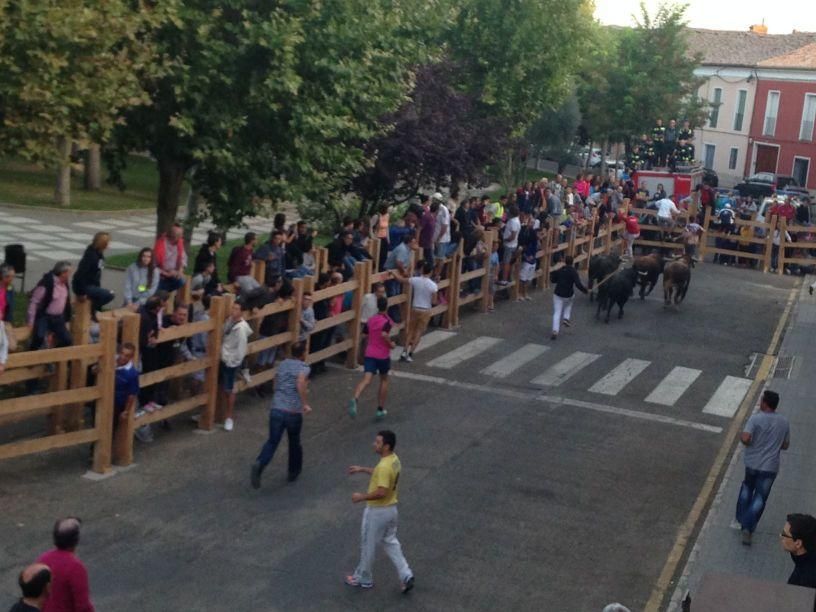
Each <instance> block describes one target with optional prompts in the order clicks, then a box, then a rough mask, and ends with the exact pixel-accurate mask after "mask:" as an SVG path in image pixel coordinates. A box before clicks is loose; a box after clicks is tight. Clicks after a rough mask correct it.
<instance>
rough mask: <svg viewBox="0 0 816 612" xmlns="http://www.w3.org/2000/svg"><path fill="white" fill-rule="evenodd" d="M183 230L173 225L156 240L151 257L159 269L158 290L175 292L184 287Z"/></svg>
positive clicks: (185, 257)
mask: <svg viewBox="0 0 816 612" xmlns="http://www.w3.org/2000/svg"><path fill="white" fill-rule="evenodd" d="M183 235H184V230H182V229H181V225H179V224H178V223H174V224H173V225H172V226H171V227H170V230H169V231H167V232H166V233H164V234H162V235H161V236H159V237H158V238H157V239H156V244H155V245H154V246H153V256H154V258H155V260H156V267H158V268H159V276H160V277H161V278H160V280H159V289H162V290H164V291H168V292H170V291H175V290H177V289H181V287H183V286H184V282H185V281H184V269H185V268H186V267H187V252H186V251H185V250H184V238H183V237H182V236H183Z"/></svg>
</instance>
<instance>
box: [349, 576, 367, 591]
mask: <svg viewBox="0 0 816 612" xmlns="http://www.w3.org/2000/svg"><path fill="white" fill-rule="evenodd" d="M343 582H345V583H346V584H347V585H349V586H352V587H360V588H361V589H370V588H373V587H374V583H373V582H369V583H365V582H360V581H359V580H357V579H356V578H355V577H354V576H346V577H345V578H343Z"/></svg>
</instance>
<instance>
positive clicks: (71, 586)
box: [37, 517, 94, 612]
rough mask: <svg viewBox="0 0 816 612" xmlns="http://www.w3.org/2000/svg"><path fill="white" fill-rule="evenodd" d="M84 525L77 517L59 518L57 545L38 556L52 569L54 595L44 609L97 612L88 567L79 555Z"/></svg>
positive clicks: (61, 611) (46, 611)
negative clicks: (80, 533) (81, 532)
mask: <svg viewBox="0 0 816 612" xmlns="http://www.w3.org/2000/svg"><path fill="white" fill-rule="evenodd" d="M81 525H82V521H80V520H79V519H78V518H74V517H68V518H64V519H60V520H58V521H57V522H56V524H55V525H54V546H55V548H54V549H53V550H50V551H48V552H47V553H44V554H42V555H40V557H39V559H37V562H38V563H43V564H45V565H47V566H48V567H49V568H50V569H51V572H52V583H51V595H50V596H49V597H48V599H47V600H46V602H45V605H44V606H43V608H42V609H43V612H93V609H94V607H93V604H92V603H91V596H90V586H89V584H88V570H86V569H85V565H83V563H82V561H80V560H79V558H78V557H77V556H76V549H77V546H79V529H80V526H81Z"/></svg>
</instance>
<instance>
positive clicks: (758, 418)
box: [735, 390, 790, 546]
mask: <svg viewBox="0 0 816 612" xmlns="http://www.w3.org/2000/svg"><path fill="white" fill-rule="evenodd" d="M778 405H779V394H778V393H776V392H774V391H769V390H766V391H765V392H763V394H762V400H761V402H760V404H759V412H757V413H756V414H753V415H751V418H749V419H748V422H747V423H746V424H745V429H744V430H743V432H742V435H741V436H740V441H741V442H742V443H743V444H744V445H745V454H744V457H743V459H744V461H745V479H744V480H743V481H742V487H740V492H739V498H738V499H737V516H736V522H737V523H739V526H740V528H741V529H742V543H743V544H745V545H746V546H750V545H751V536H752V534H753V533H754V530H755V529H756V526H757V523H758V522H759V519H760V517H761V516H762V511H763V510H764V509H765V503H766V502H767V501H768V496H769V495H770V494H771V487H772V486H773V483H774V480H775V479H776V475H777V473H778V472H779V454H780V452H781V451H783V450H787V449H788V447H789V446H790V425H789V423H788V419H786V418H785V417H784V416H782V415H781V414H777V412H776V407H777V406H778ZM735 526H736V524H735Z"/></svg>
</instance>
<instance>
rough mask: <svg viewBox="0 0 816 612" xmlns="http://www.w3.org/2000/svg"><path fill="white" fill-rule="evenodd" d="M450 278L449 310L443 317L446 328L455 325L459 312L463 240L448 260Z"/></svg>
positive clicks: (443, 324)
mask: <svg viewBox="0 0 816 612" xmlns="http://www.w3.org/2000/svg"><path fill="white" fill-rule="evenodd" d="M448 266H449V269H448V278H450V285H449V286H448V310H447V312H446V313H445V316H444V317H443V318H442V326H443V327H444V328H445V329H450V328H451V327H453V325H454V320H455V315H456V313H458V312H459V291H460V287H459V277H460V276H462V241H461V240H460V241H459V245H458V247H457V249H456V251H454V253H453V255H451V256H450V259H449V260H448Z"/></svg>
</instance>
